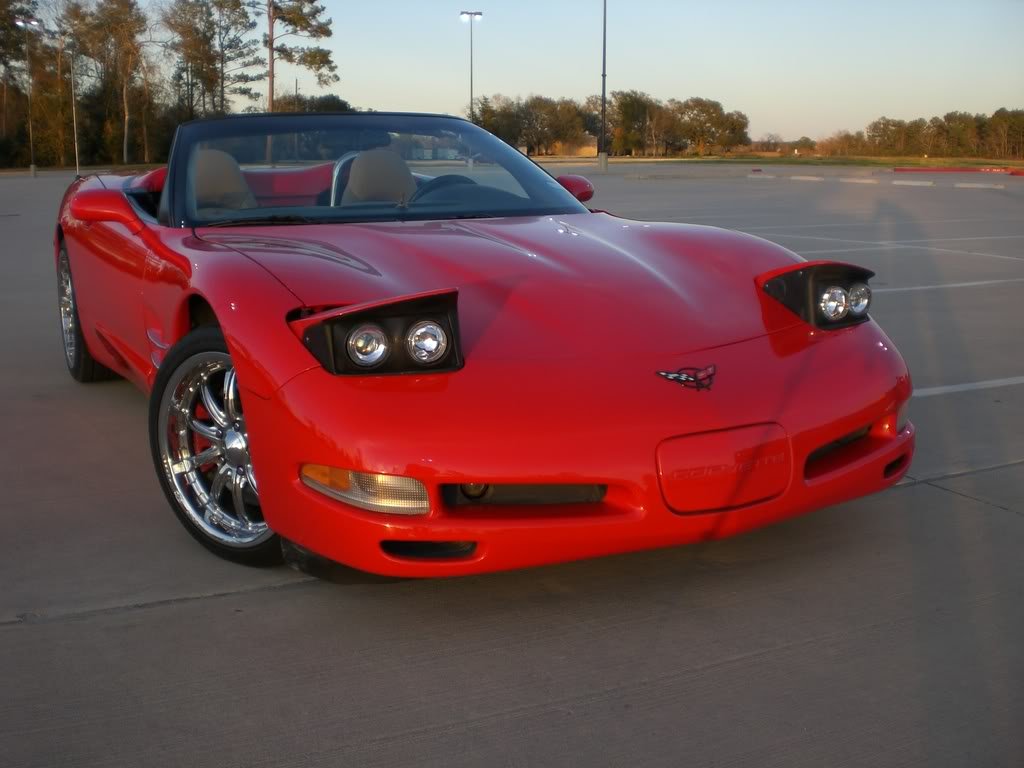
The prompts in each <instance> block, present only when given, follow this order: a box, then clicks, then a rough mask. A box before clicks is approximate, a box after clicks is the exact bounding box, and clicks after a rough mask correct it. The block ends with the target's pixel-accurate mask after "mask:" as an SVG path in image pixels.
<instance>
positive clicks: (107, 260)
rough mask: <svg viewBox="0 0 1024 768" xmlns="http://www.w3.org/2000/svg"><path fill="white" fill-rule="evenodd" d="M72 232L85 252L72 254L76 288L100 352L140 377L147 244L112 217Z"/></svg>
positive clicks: (139, 379)
mask: <svg viewBox="0 0 1024 768" xmlns="http://www.w3.org/2000/svg"><path fill="white" fill-rule="evenodd" d="M120 182H121V180H120V179H115V183H120ZM107 184H108V186H109V185H110V182H109V181H108V182H107ZM147 226H149V224H148V223H147ZM75 235H76V236H75V240H76V241H77V242H76V243H75V246H76V250H79V251H80V252H81V256H82V257H84V258H75V257H74V255H73V265H72V269H73V270H74V272H75V282H76V293H79V294H80V295H81V296H82V301H83V302H87V303H88V307H89V316H90V317H91V325H92V326H93V330H94V332H95V337H97V338H98V339H99V342H100V343H101V344H102V345H103V350H98V352H100V357H101V358H104V357H109V358H112V360H113V361H114V363H115V368H116V369H117V371H118V373H122V374H124V375H125V376H128V377H129V378H131V379H133V380H135V381H137V382H144V381H145V379H146V375H145V372H146V368H147V367H148V362H147V357H148V356H147V355H146V348H147V345H146V339H145V329H144V326H143V322H142V278H143V273H144V269H145V264H146V259H147V254H148V248H147V247H146V245H145V243H144V242H143V240H142V239H141V238H140V237H139V236H138V235H135V234H133V233H132V232H131V230H130V229H128V227H126V226H125V225H124V224H120V223H117V222H95V223H89V222H83V223H82V224H81V226H80V227H79V228H78V231H77V232H76V233H75ZM104 352H105V353H106V354H103V353H104Z"/></svg>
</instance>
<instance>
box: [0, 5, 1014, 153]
mask: <svg viewBox="0 0 1024 768" xmlns="http://www.w3.org/2000/svg"><path fill="white" fill-rule="evenodd" d="M42 1H43V2H47V3H49V4H48V5H46V6H45V7H43V6H41V5H40V0H0V88H2V105H0V167H11V166H21V167H24V166H27V165H28V164H29V162H30V161H31V159H33V157H34V159H35V162H36V163H37V164H38V165H41V166H45V165H61V166H67V165H69V164H71V163H72V162H73V154H72V153H73V147H74V143H73V136H74V134H73V130H74V128H73V122H74V118H77V123H78V130H77V133H78V138H79V145H80V160H81V163H82V164H83V165H91V164H104V165H105V164H116V163H149V162H161V161H163V160H164V159H165V158H166V154H167V150H168V148H169V144H170V139H171V136H172V135H173V132H174V128H175V126H176V125H177V124H178V123H180V122H182V121H184V120H190V119H194V118H197V117H205V116H210V115H219V114H227V113H230V112H232V111H257V112H258V111H297V110H302V111H347V110H351V109H352V106H351V105H350V104H349V103H348V102H346V101H345V100H344V99H342V98H340V97H339V96H337V95H333V94H328V95H321V96H311V95H305V94H299V93H298V92H297V89H295V90H292V89H291V88H289V87H288V85H290V84H285V85H284V87H281V86H280V84H276V83H275V65H276V64H278V63H280V62H286V63H288V64H292V65H295V66H298V67H300V68H303V69H305V70H307V71H309V72H310V73H312V75H313V76H314V78H315V79H316V81H317V83H318V85H319V86H321V87H326V86H331V85H333V84H334V83H337V82H338V81H339V76H338V72H337V65H336V64H335V62H334V61H333V59H332V56H331V52H330V51H329V50H328V49H327V48H325V47H323V46H322V45H321V44H320V43H321V42H322V41H324V40H325V39H326V38H329V37H330V36H331V19H330V18H328V17H327V16H326V11H325V7H324V6H323V5H320V4H318V3H317V2H316V0H165V3H164V4H163V5H160V6H152V7H147V8H143V7H142V6H140V5H139V0H42ZM72 104H74V106H75V110H74V113H73V111H72ZM472 107H473V108H472V110H467V111H468V112H469V113H470V114H471V115H472V116H473V119H474V120H475V121H476V122H477V123H478V124H480V125H482V126H483V127H484V128H486V129H488V130H489V131H491V132H492V133H495V134H496V135H498V136H499V137H501V138H502V139H504V140H505V141H506V142H508V143H509V144H511V145H513V146H516V147H525V148H526V150H527V151H528V152H529V153H530V154H534V155H545V154H558V153H569V154H575V153H584V154H592V153H593V152H595V151H597V149H599V148H602V147H603V148H604V149H605V150H606V151H607V152H608V153H609V154H611V155H618V156H631V157H659V156H660V157H664V156H675V155H684V154H685V155H697V156H703V155H708V154H728V153H740V152H745V151H761V152H780V153H785V154H792V153H793V151H794V150H795V151H797V152H798V153H799V154H819V155H825V156H843V155H878V156H898V155H907V156H921V155H931V156H933V157H938V156H941V157H986V158H992V159H1010V158H1016V159H1024V110H1021V109H1016V110H1009V109H1005V108H1003V109H998V110H996V111H995V112H993V113H992V114H991V115H974V114H969V113H966V112H950V113H948V114H946V115H945V116H944V117H933V118H931V119H930V120H926V119H925V118H919V119H917V120H910V121H906V120H895V119H891V118H887V117H881V118H879V119H878V120H875V121H874V122H872V123H871V124H870V125H868V126H867V127H866V128H865V130H862V131H856V132H849V131H840V132H838V133H836V134H834V135H832V136H829V137H827V138H824V139H819V140H818V141H816V142H815V141H814V140H812V139H810V138H808V137H806V136H804V137H801V138H800V139H798V140H797V141H789V142H787V141H784V140H783V139H782V138H781V137H779V136H777V135H774V134H766V135H764V136H762V137H760V138H759V139H758V140H756V141H751V139H750V136H749V134H748V130H749V120H748V118H747V116H746V115H745V114H744V113H743V112H740V111H736V110H733V111H728V110H726V108H725V107H724V106H723V105H722V104H721V103H720V102H718V101H715V100H713V99H708V98H698V97H692V98H687V99H683V100H680V99H675V98H673V99H668V100H667V101H663V100H661V99H658V98H655V97H653V96H651V95H649V94H647V93H644V92H642V91H638V90H618V91H612V93H611V94H610V97H609V99H608V102H607V119H606V130H605V132H604V134H603V135H602V131H601V125H602V120H601V113H602V110H601V99H600V97H598V96H590V97H588V98H586V99H582V100H574V99H568V98H549V97H547V96H538V95H532V96H529V97H527V98H521V97H516V98H510V97H507V96H502V95H500V94H495V95H490V96H483V97H481V98H479V99H477V100H476V101H475V102H474V104H473V105H472ZM30 114H31V120H29V115H30Z"/></svg>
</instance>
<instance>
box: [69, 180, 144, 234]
mask: <svg viewBox="0 0 1024 768" xmlns="http://www.w3.org/2000/svg"><path fill="white" fill-rule="evenodd" d="M71 215H72V216H74V217H75V218H76V219H78V220H79V221H84V222H88V223H94V222H97V221H106V222H116V223H118V224H121V225H123V226H125V227H126V228H127V229H128V231H130V232H131V233H132V234H133V235H137V234H138V233H139V232H141V231H142V221H141V220H140V219H139V215H138V214H137V213H136V212H135V210H134V209H133V208H132V206H131V203H129V202H128V198H127V197H125V195H124V193H123V192H121V191H120V190H115V189H90V190H85V191H83V192H80V193H79V194H77V195H75V196H74V197H73V198H72V200H71Z"/></svg>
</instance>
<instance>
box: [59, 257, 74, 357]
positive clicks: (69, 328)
mask: <svg viewBox="0 0 1024 768" xmlns="http://www.w3.org/2000/svg"><path fill="white" fill-rule="evenodd" d="M57 304H58V306H59V307H60V330H61V335H62V336H63V337H64V357H65V358H67V361H68V366H73V365H74V364H75V289H74V286H73V285H72V284H71V265H70V264H68V255H67V254H66V253H63V252H62V253H61V255H60V261H59V265H58V267H57Z"/></svg>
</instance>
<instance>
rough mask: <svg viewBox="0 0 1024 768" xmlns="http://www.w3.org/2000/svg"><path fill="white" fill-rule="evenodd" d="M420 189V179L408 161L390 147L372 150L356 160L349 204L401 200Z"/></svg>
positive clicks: (347, 198)
mask: <svg viewBox="0 0 1024 768" xmlns="http://www.w3.org/2000/svg"><path fill="white" fill-rule="evenodd" d="M415 192H416V179H414V178H413V175H412V171H410V170H409V166H408V165H406V164H405V160H403V159H402V158H401V157H399V156H398V154H397V153H396V152H392V151H391V150H390V149H369V150H366V151H365V152H360V153H359V156H358V157H356V159H355V160H353V161H352V170H351V172H350V173H349V178H348V186H346V187H345V193H344V194H343V195H342V196H341V202H342V204H343V205H344V204H345V203H369V202H375V203H396V204H397V203H401V202H406V201H408V200H409V198H410V197H412V196H413V193H415Z"/></svg>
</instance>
